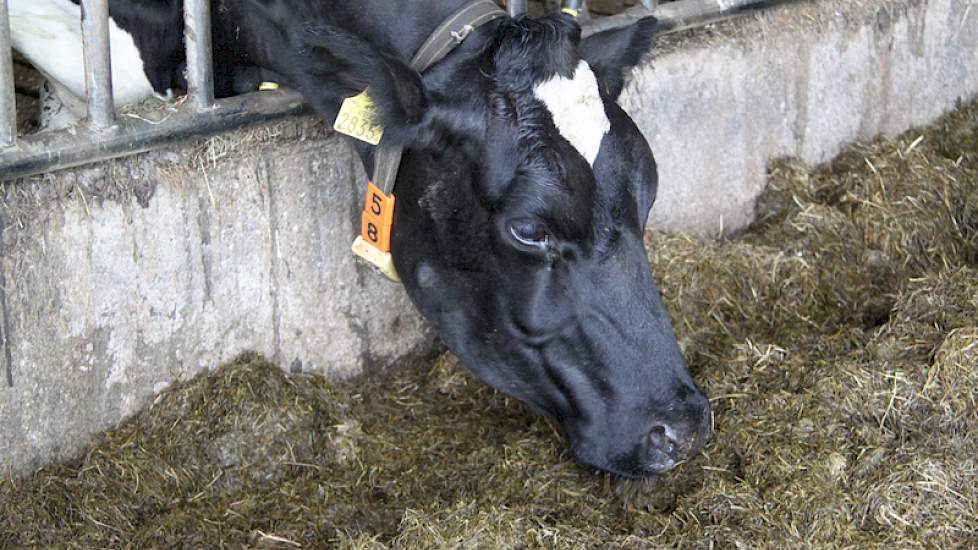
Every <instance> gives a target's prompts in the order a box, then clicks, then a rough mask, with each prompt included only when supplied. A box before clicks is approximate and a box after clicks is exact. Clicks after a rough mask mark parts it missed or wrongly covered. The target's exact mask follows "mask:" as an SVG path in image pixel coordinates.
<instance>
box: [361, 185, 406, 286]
mask: <svg viewBox="0 0 978 550" xmlns="http://www.w3.org/2000/svg"><path fill="white" fill-rule="evenodd" d="M393 223H394V195H389V196H388V195H386V194H385V193H384V192H383V191H381V190H380V188H378V187H377V186H376V185H374V184H373V182H369V183H367V198H366V200H365V201H364V205H363V212H362V213H361V214H360V236H359V237H357V238H356V240H355V241H353V253H354V254H356V255H357V256H359V257H361V258H363V259H364V260H366V261H367V262H369V263H370V264H371V265H373V266H374V267H375V268H377V269H378V270H379V271H380V272H381V273H382V274H383V275H384V276H386V277H387V278H388V279H390V280H392V281H396V282H400V280H401V279H400V278H399V277H398V276H397V271H396V270H395V269H394V260H393V258H392V257H391V226H392V225H393Z"/></svg>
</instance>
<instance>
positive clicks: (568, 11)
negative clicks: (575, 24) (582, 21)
mask: <svg viewBox="0 0 978 550" xmlns="http://www.w3.org/2000/svg"><path fill="white" fill-rule="evenodd" d="M560 11H561V12H562V13H566V14H567V15H569V16H571V17H574V18H576V17H578V16H579V15H581V12H579V11H577V10H575V9H574V8H562V9H561V10H560Z"/></svg>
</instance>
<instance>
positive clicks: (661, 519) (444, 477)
mask: <svg viewBox="0 0 978 550" xmlns="http://www.w3.org/2000/svg"><path fill="white" fill-rule="evenodd" d="M647 245H648V247H649V250H650V257H651V258H652V261H653V264H654V270H655V273H656V275H657V277H658V278H659V282H660V287H661V288H662V290H663V293H664V297H665V300H666V302H667V305H668V307H669V309H670V311H671V313H672V315H673V318H674V320H675V325H676V331H677V335H678V337H679V339H680V342H681V344H682V346H683V349H684V352H685V354H686V356H687V358H688V361H689V363H690V367H691V369H692V370H693V372H694V374H695V375H696V377H697V379H698V380H700V381H701V382H702V384H703V386H704V387H705V388H706V389H707V391H708V392H709V394H710V395H711V398H712V400H713V405H714V415H715V425H716V432H715V434H714V438H713V440H712V441H711V442H710V444H709V445H708V446H707V447H706V449H705V451H704V453H703V454H702V456H699V457H697V458H695V459H693V460H691V461H689V462H688V463H687V464H684V465H683V466H681V467H680V468H679V469H677V470H676V471H675V472H674V473H672V474H669V475H667V476H663V477H658V478H652V479H649V480H646V481H644V482H625V481H619V480H615V479H612V478H609V477H608V476H605V475H601V474H596V473H594V472H590V471H586V470H583V469H581V468H580V467H578V466H576V465H575V464H574V463H573V461H571V460H570V458H569V457H568V456H567V454H566V452H565V450H564V446H563V442H562V441H561V439H560V437H559V434H558V432H557V429H556V427H555V426H554V425H553V424H551V423H550V422H549V421H547V420H546V419H543V418H540V417H537V416H534V415H533V414H531V413H529V412H527V411H526V410H524V409H523V408H522V407H521V406H520V405H518V404H517V403H515V402H514V401H512V400H510V399H508V398H507V397H505V396H503V395H501V394H499V393H497V392H494V391H492V390H490V389H489V388H487V387H486V386H485V385H483V384H481V383H480V382H478V381H477V380H475V379H474V378H473V377H472V376H470V375H469V374H468V373H467V372H466V371H464V369H462V367H461V366H460V365H459V364H458V362H457V361H456V360H455V359H454V358H452V357H450V356H445V357H443V358H442V359H440V360H439V361H437V362H436V363H435V364H433V365H422V366H417V367H412V368H406V369H403V370H400V371H396V372H392V373H389V374H386V375H384V376H381V377H377V378H373V379H369V380H365V381H362V382H358V383H354V384H346V385H337V386H332V385H329V384H327V383H326V382H324V381H323V380H322V379H321V378H319V377H316V376H312V375H287V374H284V373H282V372H281V371H280V370H278V369H277V368H275V367H274V366H272V365H270V364H269V363H267V362H265V361H264V360H262V359H261V358H258V357H255V356H245V357H242V358H241V359H239V360H237V361H235V362H233V363H231V364H229V365H226V366H224V367H221V368H219V369H217V370H215V371H214V372H212V373H209V374H206V375H203V376H200V377H198V378H196V379H194V380H192V381H190V382H187V383H183V384H179V385H177V386H174V387H173V388H171V389H168V390H167V391H165V392H164V393H163V394H161V395H160V396H159V397H158V398H157V399H156V400H155V401H154V402H153V403H152V404H151V405H150V406H148V407H147V408H146V409H144V410H143V411H142V412H141V413H139V414H138V415H136V416H135V417H133V418H132V419H130V420H128V421H127V422H125V423H123V424H122V425H121V426H120V427H119V428H117V429H115V430H113V431H110V432H107V433H105V434H103V435H102V436H100V437H99V438H98V441H96V442H95V443H94V444H93V446H92V447H91V448H90V450H89V451H88V452H87V453H85V454H84V455H82V456H80V457H78V458H77V459H76V460H74V461H72V462H68V463H64V464H58V465H52V466H47V467H45V468H42V469H40V470H38V471H36V472H34V473H33V474H32V475H30V476H28V477H26V478H22V479H8V480H6V481H4V482H3V483H2V484H0V518H2V519H0V547H4V548H24V547H32V546H33V547H52V548H99V547H105V548H222V547H232V548H299V547H302V548H321V547H327V546H335V547H343V548H384V547H397V548H458V547H461V548H622V547H624V548H662V547H682V548H800V547H812V548H843V547H858V548H889V547H900V548H908V547H921V548H930V547H946V548H968V547H976V546H978V490H976V487H978V104H975V103H972V104H969V105H965V106H963V107H962V108H961V109H959V110H958V111H957V112H955V113H953V114H951V115H949V116H948V117H946V118H945V119H943V120H942V121H941V122H940V123H938V124H937V125H935V126H934V127H932V128H930V129H926V130H922V131H913V132H909V133H907V134H905V135H904V136H901V137H898V138H895V139H884V140H881V141H879V142H876V143H873V144H870V145H859V146H855V147H852V148H850V149H849V150H847V151H846V152H845V153H843V154H842V155H841V156H840V157H839V158H838V159H836V161H834V162H833V163H831V164H830V165H828V166H825V167H822V168H818V169H813V168H810V167H807V166H804V165H802V164H801V163H798V162H796V161H781V162H778V163H775V164H774V165H773V166H772V169H771V182H770V188H769V190H768V191H767V192H766V193H765V195H764V196H763V197H762V200H761V201H760V203H759V207H758V221H757V223H756V224H755V225H754V226H753V227H752V228H751V229H750V230H749V231H748V232H746V233H745V234H744V235H742V236H740V237H739V238H737V239H734V240H731V241H727V242H717V241H710V240H704V239H698V238H693V237H689V236H683V235H674V234H665V233H650V234H649V235H648V239H647Z"/></svg>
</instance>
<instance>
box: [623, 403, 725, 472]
mask: <svg viewBox="0 0 978 550" xmlns="http://www.w3.org/2000/svg"><path fill="white" fill-rule="evenodd" d="M677 411H678V414H674V415H668V416H664V417H663V418H661V419H659V420H657V421H656V422H654V423H653V425H652V429H651V430H649V432H648V434H646V435H645V437H644V439H643V441H642V442H641V443H640V444H639V450H638V456H639V459H638V463H639V464H640V465H641V468H642V469H643V470H644V472H646V473H650V474H661V473H664V472H668V471H669V470H671V469H673V468H675V467H676V465H678V464H680V463H681V462H682V461H684V460H686V459H688V458H690V457H692V456H694V455H695V454H696V453H698V452H699V451H700V449H702V448H703V445H704V444H705V443H706V442H707V441H708V440H709V439H710V435H711V433H712V431H713V430H712V414H711V412H710V400H709V399H708V398H707V397H706V395H704V394H703V393H702V392H699V391H697V392H695V393H693V394H692V395H690V396H689V397H688V398H687V399H686V401H685V402H684V403H683V404H682V405H681V406H680V407H678V408H677Z"/></svg>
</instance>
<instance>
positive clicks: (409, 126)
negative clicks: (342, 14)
mask: <svg viewBox="0 0 978 550" xmlns="http://www.w3.org/2000/svg"><path fill="white" fill-rule="evenodd" d="M298 35H299V36H298V37H297V38H298V42H299V45H298V48H297V49H296V52H297V58H296V64H297V67H296V68H295V70H296V79H297V80H298V86H299V89H300V91H301V92H302V93H303V95H304V96H305V98H306V100H307V101H309V103H310V104H311V105H312V107H313V108H314V109H316V111H318V112H319V113H320V114H321V115H323V116H324V117H326V119H327V120H334V119H335V118H336V115H337V112H338V110H339V106H340V104H341V103H342V101H343V100H344V99H345V98H347V97H350V96H353V95H356V94H358V93H360V92H362V91H363V90H366V89H369V95H370V97H371V99H372V100H373V102H374V104H375V105H376V108H377V112H376V115H375V116H377V118H379V120H377V122H379V123H380V124H382V125H383V127H384V141H385V143H389V144H391V145H409V144H412V143H414V142H416V141H417V140H418V138H419V134H420V133H422V132H423V131H424V129H425V127H426V126H430V120H428V119H429V118H430V117H429V116H428V115H429V112H428V111H429V110H430V109H429V100H428V96H427V93H426V91H425V86H424V82H423V81H422V79H421V75H420V74H418V72H417V71H415V70H413V69H411V68H410V67H409V66H407V65H406V64H405V63H403V62H402V61H400V60H398V59H396V58H394V57H393V56H391V55H389V54H386V53H384V52H382V51H381V50H380V49H378V48H377V47H375V46H374V45H373V44H372V43H371V42H370V41H368V40H364V39H363V38H362V37H360V36H358V35H356V34H354V33H351V32H349V31H345V30H342V29H340V28H339V27H337V26H334V25H329V24H326V25H317V26H315V27H309V28H307V29H305V30H304V31H300V32H299V33H298Z"/></svg>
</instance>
